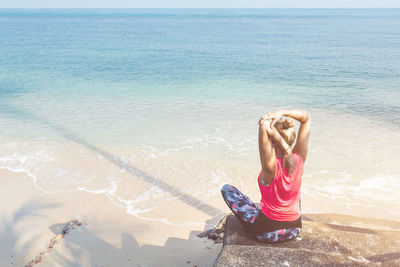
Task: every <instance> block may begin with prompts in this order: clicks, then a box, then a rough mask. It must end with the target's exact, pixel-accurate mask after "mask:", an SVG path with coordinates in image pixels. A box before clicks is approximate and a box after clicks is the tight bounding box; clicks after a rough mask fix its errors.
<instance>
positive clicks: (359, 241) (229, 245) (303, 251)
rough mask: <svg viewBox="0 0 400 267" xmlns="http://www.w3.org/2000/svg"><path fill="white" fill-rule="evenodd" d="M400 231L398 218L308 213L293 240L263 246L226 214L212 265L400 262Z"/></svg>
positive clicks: (397, 264) (380, 263) (384, 264)
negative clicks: (396, 220)
mask: <svg viewBox="0 0 400 267" xmlns="http://www.w3.org/2000/svg"><path fill="white" fill-rule="evenodd" d="M382 229H385V230H382ZM399 230H400V222H394V221H387V220H376V219H367V218H359V217H353V216H346V215H338V214H323V215H319V214H308V215H304V216H303V231H302V233H301V234H300V235H299V237H298V238H297V239H295V240H293V241H288V242H282V243H275V244H267V243H262V242H259V241H256V240H252V239H250V238H248V237H247V235H246V233H245V232H244V231H243V229H242V227H241V225H240V224H239V222H238V221H237V219H236V217H235V216H233V215H229V216H228V217H227V220H226V225H225V233H224V241H223V248H222V250H221V252H220V254H219V256H218V258H217V261H216V262H215V266H217V267H219V266H224V267H225V266H266V265H267V266H272V265H273V266H310V265H314V266H315V265H330V266H332V265H346V266H349V265H351V266H365V265H368V266H369V265H371V266H374V265H377V266H400V231H399Z"/></svg>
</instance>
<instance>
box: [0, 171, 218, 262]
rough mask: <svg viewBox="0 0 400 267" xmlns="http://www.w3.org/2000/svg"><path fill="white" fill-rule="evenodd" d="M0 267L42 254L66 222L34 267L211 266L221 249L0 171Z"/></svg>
mask: <svg viewBox="0 0 400 267" xmlns="http://www.w3.org/2000/svg"><path fill="white" fill-rule="evenodd" d="M0 177H1V180H2V187H1V189H0V196H1V197H0V203H1V204H0V205H1V206H0V210H1V214H0V218H1V224H0V246H1V247H2V250H1V252H0V253H1V254H0V265H1V266H24V265H26V264H28V263H29V262H30V261H31V260H33V259H35V258H36V257H37V256H38V255H39V254H40V253H41V252H42V251H43V250H45V249H46V248H47V246H48V245H49V242H50V240H51V239H52V238H54V237H55V236H57V235H59V234H61V232H62V229H63V227H64V226H65V224H66V223H68V222H69V221H71V220H72V219H78V220H80V221H82V222H83V223H84V224H83V225H82V226H78V227H76V228H75V229H72V230H71V232H70V234H67V235H65V237H64V238H63V239H62V240H60V241H59V242H57V243H56V244H55V246H54V247H53V249H51V252H49V253H46V255H45V256H44V257H43V259H42V262H41V263H40V265H38V266H67V265H68V266H161V265H165V264H167V265H170V266H195V265H196V266H211V265H212V264H213V263H214V261H215V259H216V257H217V255H218V253H219V251H220V248H221V245H220V244H214V242H213V241H210V240H208V239H200V238H198V237H196V236H195V234H196V233H199V232H200V231H202V230H204V228H202V227H197V228H196V227H182V226H179V227H176V226H172V225H168V224H165V223H162V222H151V223H149V222H148V221H145V220H140V219H138V218H136V217H134V216H132V215H128V214H126V212H125V210H124V209H123V208H119V207H116V206H115V205H112V204H111V203H110V201H109V200H108V199H107V197H106V196H105V195H103V194H98V195H96V194H90V193H87V192H76V191H75V192H64V193H57V194H46V193H43V192H41V191H40V190H38V189H37V188H35V187H34V185H33V183H32V181H31V179H30V177H28V176H26V175H25V174H23V173H19V174H18V173H15V172H10V171H7V170H0Z"/></svg>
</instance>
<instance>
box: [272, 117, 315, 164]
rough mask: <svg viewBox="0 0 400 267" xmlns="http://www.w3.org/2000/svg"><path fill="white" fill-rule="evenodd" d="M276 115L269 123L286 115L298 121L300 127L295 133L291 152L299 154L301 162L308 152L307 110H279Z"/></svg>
mask: <svg viewBox="0 0 400 267" xmlns="http://www.w3.org/2000/svg"><path fill="white" fill-rule="evenodd" d="M274 113H275V112H274ZM276 115H277V116H279V117H278V118H276V116H275V117H274V119H273V121H272V123H271V124H272V125H273V124H274V122H275V121H276V120H278V119H279V118H280V117H281V116H287V117H290V118H293V119H295V120H297V121H299V122H300V128H299V132H298V134H297V140H296V144H295V146H294V148H293V152H294V153H296V154H299V155H300V157H301V158H302V159H303V162H304V161H306V158H307V152H308V139H309V137H310V128H311V117H310V114H309V113H308V112H307V111H303V110H280V111H277V112H276Z"/></svg>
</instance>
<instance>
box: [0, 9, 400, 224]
mask: <svg viewBox="0 0 400 267" xmlns="http://www.w3.org/2000/svg"><path fill="white" fill-rule="evenodd" d="M0 36H1V38H0V138H1V139H0V140H3V141H0V142H1V144H2V145H3V147H2V148H3V152H2V154H1V155H0V156H1V157H0V167H2V168H9V169H14V170H18V171H26V172H28V173H29V174H30V175H31V177H35V178H34V179H35V181H36V182H37V184H38V185H39V186H40V187H41V188H44V187H45V190H47V191H52V187H54V188H55V187H57V190H63V189H68V190H69V189H71V188H75V187H76V184H78V185H79V186H81V184H82V183H83V182H82V181H87V182H84V183H83V184H84V185H85V188H86V189H87V190H88V191H90V190H95V191H96V190H99V188H100V189H101V188H103V187H105V188H107V186H108V183H109V181H110V180H107V179H108V178H110V177H111V178H110V179H111V180H112V181H114V182H115V179H117V178H118V177H117V178H116V177H114V176H113V175H115V176H118V175H117V174H115V173H114V174H110V175H109V176H108V178H107V179H106V178H102V179H103V180H102V182H101V183H100V184H97V182H98V180H96V179H97V178H96V177H98V176H96V175H98V174H93V173H85V172H84V171H82V167H81V166H72V167H71V166H70V165H71V164H72V163H71V161H73V152H71V153H72V154H71V155H70V156H65V155H64V154H63V153H62V151H64V149H65V147H64V145H65V143H67V145H66V146H67V147H68V144H69V143H72V144H73V145H74V146H77V147H74V148H73V149H72V150H73V151H75V152H77V151H79V153H81V152H82V151H80V150H79V149H80V148H79V147H81V148H82V149H84V150H85V151H86V150H90V151H89V152H88V153H89V154H88V155H87V156H85V160H87V161H89V163H88V164H92V163H93V162H91V161H90V159H94V158H95V156H94V155H97V154H98V151H96V150H93V149H91V148H93V147H92V146H96V147H97V148H98V147H100V148H102V149H106V150H107V151H111V150H112V151H114V152H113V153H114V155H116V156H121V157H124V158H125V159H129V160H130V161H129V162H131V163H134V164H137V165H140V166H141V168H142V169H144V170H146V171H149V172H152V171H154V172H155V174H154V175H158V176H157V177H162V178H160V179H164V181H166V182H169V183H171V184H175V185H176V187H180V188H181V187H184V189H185V190H186V191H187V192H191V191H190V189H189V188H186V187H185V186H186V184H187V182H188V180H186V179H189V178H188V177H189V176H190V177H191V178H190V179H193V177H197V176H196V175H198V176H199V177H201V178H202V179H207V177H209V176H212V175H214V176H215V175H216V177H217V178H218V177H219V178H221V177H222V178H221V179H219V178H218V179H217V178H216V180H215V181H216V182H215V184H211V185H209V184H207V183H205V184H204V190H203V189H202V190H203V191H204V192H209V191H210V190H211V186H214V187H218V186H219V184H220V183H222V182H225V181H226V182H235V181H236V182H239V180H237V179H239V178H238V177H239V176H241V177H248V176H253V175H254V174H256V173H257V171H258V168H259V166H258V164H259V163H258V158H257V157H258V155H257V153H258V152H257V146H256V133H257V121H258V118H259V117H260V116H261V115H263V114H264V113H266V112H268V111H271V110H272V109H275V108H278V107H296V108H301V109H308V110H310V111H311V112H312V114H315V118H316V122H317V123H314V126H313V127H315V128H314V129H317V131H316V133H317V134H315V135H314V141H313V143H312V144H311V145H312V147H311V151H315V153H314V155H316V154H317V153H318V151H321V149H322V150H324V149H328V148H329V149H331V148H330V147H329V144H327V143H329V142H330V140H332V142H331V144H335V147H336V148H338V147H339V148H341V149H338V150H340V151H337V150H335V149H333V148H332V149H331V150H329V151H331V152H332V151H334V152H333V153H334V155H335V157H333V158H332V159H331V160H332V161H330V162H329V161H328V159H327V160H326V162H318V165H319V166H324V168H323V169H322V171H327V172H329V171H334V169H335V168H334V167H332V165H336V164H333V163H332V162H337V161H338V159H341V160H342V161H343V162H342V161H339V163H338V165H340V167H339V168H338V169H339V170H335V171H338V172H339V176H340V177H350V176H352V175H353V178H354V177H356V178H355V179H354V180H355V181H356V182H357V184H355V185H352V184H351V180H352V179H350V178H349V180H350V181H347V180H346V181H347V182H344V183H343V188H348V186H349V185H351V186H354V187H357V186H361V187H362V188H363V189H365V188H366V187H365V186H364V184H363V181H365V179H370V180H368V181H371V179H372V180H373V181H375V180H376V179H378V178H377V177H378V176H379V177H381V176H380V175H382V176H383V177H384V178H382V179H383V180H382V181H384V180H385V179H389V180H390V181H398V179H399V177H400V171H399V169H398V168H397V167H394V165H390V164H389V166H386V165H384V163H381V165H378V166H375V165H371V164H369V163H368V162H367V163H366V164H367V165H368V164H369V165H368V166H369V167H368V168H367V169H366V170H365V173H364V172H361V174H360V172H359V171H358V170H359V169H362V164H361V163H360V166H358V165H357V166H356V167H354V166H348V165H346V162H348V157H350V156H351V155H353V153H354V152H355V151H357V153H364V152H365V151H366V152H365V153H366V154H367V155H373V154H379V155H381V154H382V150H391V148H392V143H391V142H387V141H388V139H390V138H393V137H394V136H397V135H399V126H400V123H399V121H400V111H399V110H400V109H399V103H400V75H399V74H400V49H399V47H400V9H259V10H251V9H250V10H247V9H226V10H225V9H222V10H215V9H198V10H193V9H167V10H164V9H140V10H139V9H112V10H111V9H98V10H97V9H96V10H93V9H71V10H69V9H59V10H58V9H56V10H53V9H38V10H30V9H19V10H8V9H2V10H0ZM321 114H325V115H326V116H325V115H321ZM328 117H329V120H330V121H328V119H326V118H328ZM344 120H345V121H346V123H344V125H348V127H349V128H347V130H346V129H345V131H344V132H343V133H341V132H339V133H338V134H337V135H334V134H333V135H332V134H330V133H332V131H334V130H335V129H336V128H334V127H333V126H332V124H340V123H342V122H343V121H344ZM358 120H366V122H363V123H360V124H357V123H356V122H357V121H358ZM374 123H377V125H378V126H379V127H383V129H384V130H383V131H378V132H377V133H371V132H369V129H370V127H375V128H376V127H378V126H377V125H375V124H374ZM329 125H331V126H332V127H333V128H332V129H329V127H330V126H329ZM355 125H360V127H361V128H358V129H359V131H360V133H358V134H359V135H361V137H359V138H356V139H355V140H353V141H354V142H352V143H350V145H344V144H347V139H348V138H349V137H351V136H352V134H351V132H352V131H353V130H352V129H351V127H357V126H355ZM390 130H393V131H394V132H390ZM329 132H330V133H329ZM382 132H384V133H386V135H385V136H382V138H383V139H385V140H384V141H383V143H376V142H377V141H376V134H381V133H382ZM318 134H319V136H318ZM328 137H329V138H332V139H328ZM335 138H336V139H335ZM378 139H379V138H378ZM371 140H375V143H373V144H372V145H371V144H370V141H371ZM26 146H28V147H29V148H26ZM58 146H62V147H63V148H60V147H58ZM71 146H72V145H71ZM71 146H70V147H71ZM10 147H12V149H10ZM46 147H47V148H49V147H51V149H50V148H49V149H48V150H46V149H45V148H46ZM346 149H347V150H346ZM122 150H124V151H122ZM125 150H127V151H125ZM54 151H58V152H54ZM170 151H173V152H171V153H172V154H171V153H170ZM363 151H364V152H363ZM39 152H40V153H44V154H45V155H47V156H46V157H36V158H35V157H34V159H33V158H32V157H33V156H32V155H38V154H37V153H39ZM40 153H39V154H40ZM52 153H53V154H52ZM82 153H83V152H82ZM90 153H91V154H90ZM162 153H164V154H162ZM341 153H342V154H341ZM365 153H364V154H365ZM396 153H397V152H393V151H392V152H389V155H390V156H391V158H393V160H394V158H396V157H398V156H399V155H398V153H397V154H396ZM92 154H93V155H92ZM167 154H168V159H165V158H164V160H165V161H166V163H165V164H164V165H163V164H160V163H159V162H158V161H157V160H155V162H154V164H152V165H151V164H150V163H148V160H149V158H150V159H155V158H156V159H158V160H161V159H160V157H162V156H165V155H167ZM40 155H42V154H40ZM343 155H344V156H343ZM386 155H388V153H386ZM49 157H50V158H52V159H53V161H55V162H58V163H59V162H64V163H65V164H64V165H63V164H61V163H60V166H59V165H57V164H58V163H57V164H55V165H54V166H53V165H51V164H47V165H46V164H44V162H51V160H48V158H49ZM91 157H93V158H91ZM328 158H329V157H328ZM377 158H378V159H379V160H380V161H379V162H384V161H385V160H384V156H383V155H381V156H377ZM22 159H23V160H22ZM46 160H47V161H46ZM82 160H83V159H82ZM85 160H83V161H85ZM201 160H203V161H204V162H203V163H202V164H203V165H199V166H202V167H204V169H207V171H208V172H204V170H203V169H201V168H200V167H198V166H197V162H198V161H201ZM207 160H209V161H210V162H211V163H213V164H215V166H214V165H212V164H211V163H210V162H208V161H207ZM224 160H226V161H228V162H229V163H226V162H225V161H224ZM372 160H373V156H371V162H372ZM183 162H185V164H187V166H189V167H187V168H186V169H185V170H186V172H182V173H179V174H178V172H177V171H170V168H175V169H182V166H181V165H180V164H183ZM232 162H234V164H233V163H232ZM310 162H311V161H310ZM93 164H94V163H93ZM148 164H150V165H148ZM174 164H176V166H175V165H174ZM241 164H242V165H243V166H244V167H243V169H244V170H243V169H242V170H239V169H240V168H239V167H237V166H240V165H241ZM309 164H310V167H309V170H311V171H316V170H318V169H319V167H318V166H317V163H309ZM313 164H314V165H313ZM382 164H383V165H382ZM72 165H73V164H72ZM233 165H234V166H233ZM364 165H365V164H364ZM171 166H173V167H171ZM174 166H175V167H174ZM185 166H186V165H185ZM218 166H223V167H221V168H223V169H224V170H222V171H221V170H220V167H218ZM195 167H198V168H200V169H201V170H195V169H196V168H195ZM167 170H168V171H167ZM102 171H104V170H102ZM385 171H386V172H385ZM166 172H168V173H169V174H168V175H169V176H168V175H165V173H166ZM82 173H85V174H82ZM221 173H223V175H222V176H221ZM238 173H241V174H240V175H239V174H238ZM310 173H311V172H310ZM218 175H219V176H218ZM310 175H311V174H310ZM330 175H331V174H330ZM349 175H350V176H349ZM328 176H329V175H327V176H326V177H328ZM55 177H57V179H56V178H55ZM71 177H74V179H75V180H74V181H75V184H74V186H71V185H70V182H69V181H71ZM329 177H331V176H329ZM385 177H386V178H385ZM388 177H389V178H388ZM113 179H114V180H113ZM199 179H200V178H199ZM329 179H331V180H329ZM329 179H328V180H329V181H331V182H334V180H335V178H329ZM374 179H375V180H374ZM40 181H42V182H40ZM176 181H178V182H176ZM385 181H386V180H385ZM376 183H378V184H379V179H378V180H377V181H376ZM376 183H373V185H374V186H375V185H376ZM314 185H315V184H313V186H314ZM363 186H364V187H363ZM368 186H370V184H368ZM368 186H367V188H368ZM127 187H128V188H129V185H128V186H127ZM357 188H358V187H357ZM305 189H307V188H305ZM146 190H147V191H146ZM148 190H153V189H148V188H146V189H143V190H142V191H141V190H139V191H137V192H136V191H135V194H136V195H138V194H139V195H140V194H143V193H144V192H150V191H148ZM202 190H200V191H201V192H202ZM249 190H253V191H255V190H254V188H249ZM313 190H318V188H314V189H313ZM335 190H336V189H335ZM335 190H333V191H335ZM357 190H358V189H354V190H353V191H351V192H347V193H348V194H347V195H346V196H342V197H343V198H344V199H346V197H348V196H352V198H353V199H355V200H356V199H357V192H358V191H357ZM186 191H185V192H186ZM211 191H212V192H213V193H212V194H211V196H212V197H214V196H216V195H217V194H218V193H215V192H214V191H213V190H211ZM322 191H323V190H322ZM327 191H329V192H331V191H330V190H327ZM336 191H337V192H339V193H342V192H343V190H341V188H337V190H336ZM336 191H335V192H336ZM378 191H379V190H378ZM96 192H97V191H96ZM329 192H328V193H329ZM114 193H115V192H114ZM192 193H193V192H192ZM322 193H323V194H322ZM322 193H321V194H322V196H321V197H324V198H326V197H328V198H329V197H332V198H333V197H334V196H332V195H330V194H328V193H327V192H325V191H323V192H322ZM135 194H131V195H129V196H128V195H127V196H125V198H124V199H125V200H127V201H128V200H132V199H135ZM324 194H325V195H324ZM377 194H378V195H379V197H381V196H385V194H388V192H386V191H379V192H378V193H377ZM389 194H390V192H389ZM393 194H394V193H393ZM121 195H123V194H122V193H121V194H120V195H119V196H121ZM363 197H366V196H364V195H363ZM394 199H395V200H397V198H396V197H394ZM355 200H354V201H355ZM375 200H376V199H375ZM363 201H364V200H363ZM363 201H361V202H357V201H356V202H357V203H358V204H359V205H364V204H365V205H366V203H370V199H368V198H367V199H365V201H364V202H363ZM350 202H351V201H350ZM382 205H383V204H382ZM372 208H373V207H372ZM395 208H396V209H398V208H399V207H398V206H396V207H395ZM154 216H156V215H154ZM399 218H400V217H399Z"/></svg>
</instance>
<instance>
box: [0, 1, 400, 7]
mask: <svg viewBox="0 0 400 267" xmlns="http://www.w3.org/2000/svg"><path fill="white" fill-rule="evenodd" d="M0 8H400V0H13V1H10V0H0Z"/></svg>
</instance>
